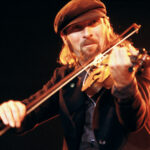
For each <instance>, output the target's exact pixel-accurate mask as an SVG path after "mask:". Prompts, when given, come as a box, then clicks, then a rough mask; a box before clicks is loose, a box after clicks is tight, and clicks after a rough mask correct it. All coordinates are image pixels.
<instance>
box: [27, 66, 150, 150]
mask: <svg viewBox="0 0 150 150" xmlns="http://www.w3.org/2000/svg"><path fill="white" fill-rule="evenodd" d="M72 70H73V69H70V68H68V67H67V66H63V67H59V68H57V69H56V70H55V71H54V74H53V77H52V78H51V80H50V81H49V82H48V83H47V84H46V85H44V87H43V88H42V89H41V90H40V91H38V92H37V93H35V94H34V95H32V96H31V97H29V98H28V99H25V100H24V103H25V104H27V105H28V104H29V103H30V102H32V101H34V100H35V99H36V98H37V97H38V96H40V95H42V94H43V93H45V92H46V91H47V90H48V89H49V88H50V87H52V86H53V85H54V84H55V83H57V82H59V81H60V80H61V79H62V78H63V77H64V76H65V75H67V74H68V73H70V72H71V71H72ZM149 71H150V70H149V67H148V65H147V66H146V69H145V70H144V71H143V72H142V73H141V72H139V73H138V74H137V75H136V79H135V80H134V81H133V82H132V83H131V84H130V85H128V86H127V87H124V89H121V90H120V89H116V88H115V87H112V89H111V90H107V89H105V88H102V90H101V91H100V92H99V93H97V94H96V95H95V96H94V100H95V102H96V107H95V110H94V116H93V131H94V132H95V137H96V140H97V142H98V143H99V146H100V150H117V149H119V147H121V145H122V144H123V143H124V141H125V140H126V137H127V136H128V133H129V132H132V131H136V130H139V129H140V128H142V127H146V128H147V130H148V131H149V129H150V128H149V125H148V118H149V117H148V116H149V103H150V101H149V98H150V96H149V91H150V77H149V75H150V73H149ZM81 87H82V78H81V77H80V76H79V77H77V78H75V79H73V80H72V81H71V82H70V83H69V84H67V85H66V86H65V87H63V89H61V90H60V91H59V92H58V93H57V94H55V95H53V96H52V97H51V98H50V99H49V100H47V101H46V102H44V104H42V105H41V106H40V107H38V108H37V109H36V110H35V111H33V112H32V113H31V114H30V115H29V116H28V117H27V119H26V120H27V121H25V123H24V124H26V122H30V123H28V124H26V130H28V129H30V128H31V127H33V126H34V125H36V124H38V123H40V122H41V121H43V120H46V119H49V118H53V117H54V116H57V115H59V114H60V117H61V120H62V126H63V128H64V136H65V143H67V144H65V145H64V150H65V148H66V147H67V148H68V149H69V150H78V149H79V144H80V141H81V135H82V133H83V126H84V122H85V102H86V101H87V100H88V99H89V97H88V96H87V94H86V93H85V92H81Z"/></svg>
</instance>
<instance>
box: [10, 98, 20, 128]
mask: <svg viewBox="0 0 150 150" xmlns="http://www.w3.org/2000/svg"><path fill="white" fill-rule="evenodd" d="M15 103H16V102H14V101H10V102H9V103H8V106H9V108H10V110H11V113H12V116H13V119H14V121H15V126H16V127H20V124H21V123H20V122H21V121H20V115H19V109H18V108H17V105H16V104H15Z"/></svg>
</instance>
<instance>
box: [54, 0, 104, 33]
mask: <svg viewBox="0 0 150 150" xmlns="http://www.w3.org/2000/svg"><path fill="white" fill-rule="evenodd" d="M106 13H107V11H106V7H105V5H104V3H102V2H101V1H100V0H71V1H70V2H68V3H67V4H66V5H65V6H64V7H63V8H62V9H60V11H59V12H58V13H57V15H56V17H55V20H54V31H55V32H56V33H60V31H61V30H62V29H64V28H65V27H66V26H68V25H70V23H71V22H75V20H77V19H78V20H80V21H81V20H82V19H83V18H84V19H91V17H94V16H97V17H104V16H106ZM86 14H87V15H86ZM82 16H83V17H82ZM85 16H86V17H85ZM84 19H83V21H84Z"/></svg>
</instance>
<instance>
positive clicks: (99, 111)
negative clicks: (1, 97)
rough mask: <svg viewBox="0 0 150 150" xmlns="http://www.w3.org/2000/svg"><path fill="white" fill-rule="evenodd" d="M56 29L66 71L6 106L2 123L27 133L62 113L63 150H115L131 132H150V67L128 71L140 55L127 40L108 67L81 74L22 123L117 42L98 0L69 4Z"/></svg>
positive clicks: (114, 52)
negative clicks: (43, 98) (54, 90)
mask: <svg viewBox="0 0 150 150" xmlns="http://www.w3.org/2000/svg"><path fill="white" fill-rule="evenodd" d="M54 29H55V32H56V33H57V34H59V35H60V36H61V38H62V40H63V43H64V46H63V48H62V50H61V53H60V59H59V60H60V63H61V64H62V66H61V67H59V68H57V69H56V70H55V72H54V75H53V77H52V78H51V80H50V81H49V82H48V83H47V84H46V85H45V86H44V87H43V89H41V90H40V91H38V92H37V93H35V94H34V95H32V96H31V97H29V98H28V99H25V100H23V101H22V102H20V101H14V100H10V101H8V102H4V103H2V104H1V105H0V117H1V119H2V121H3V123H4V124H5V125H9V126H11V127H13V128H14V127H17V128H20V127H21V128H20V130H21V132H23V131H24V130H28V129H30V128H32V127H33V126H35V125H36V124H38V123H39V122H41V121H43V120H46V119H48V118H52V117H54V116H56V115H57V114H60V116H61V120H62V126H63V128H64V136H65V140H64V145H63V149H64V150H65V149H68V150H117V149H119V148H120V147H121V146H122V145H123V143H124V141H125V140H126V138H127V136H128V134H129V133H130V132H132V131H136V130H139V129H141V128H142V127H145V128H147V129H148V127H149V126H148V116H149V92H148V91H149V90H150V79H149V66H148V63H147V62H145V63H144V70H141V71H140V72H135V71H134V68H133V71H129V68H130V67H132V61H131V59H130V58H131V57H132V56H135V57H136V56H137V52H138V51H137V50H136V49H135V48H134V47H133V46H132V45H131V44H130V43H129V42H128V41H126V42H123V43H122V44H121V45H120V46H117V47H115V48H114V49H113V50H112V52H111V54H109V56H108V57H107V58H106V60H105V61H104V62H102V63H100V62H99V63H100V64H99V63H98V64H96V65H94V66H92V67H90V68H88V69H87V70H86V71H84V72H83V73H81V74H80V75H79V76H78V77H77V78H75V79H74V80H73V81H71V82H70V83H69V84H68V85H66V86H65V87H64V88H63V89H61V90H60V91H59V93H57V94H55V95H54V96H52V97H51V98H50V100H48V101H46V102H45V103H44V104H43V105H41V106H40V107H39V108H37V109H36V110H35V111H33V112H32V113H31V114H30V115H29V116H27V117H26V118H25V120H24V117H25V114H26V105H28V104H29V103H30V102H32V101H34V100H35V99H36V98H37V97H38V96H40V95H42V94H43V93H45V92H46V91H47V90H48V89H49V88H50V87H52V86H53V85H54V84H55V83H57V82H58V81H60V80H61V79H62V78H64V76H66V75H67V74H69V73H70V72H72V71H73V70H74V69H76V68H77V67H78V66H81V65H83V64H84V63H85V62H87V61H88V60H89V59H90V58H91V57H92V56H94V55H95V53H97V52H101V53H103V52H104V50H105V49H106V48H107V47H108V45H110V44H111V43H112V42H113V41H114V40H115V39H116V38H117V37H118V35H116V34H115V33H114V32H113V29H112V27H111V25H110V22H109V18H108V17H107V14H106V8H105V5H104V4H103V3H102V2H101V1H98V0H86V1H84V0H72V1H70V2H69V3H68V4H66V5H65V6H64V7H63V8H62V9H61V10H60V11H59V12H58V14H57V15H56V18H55V22H54ZM101 64H103V65H101ZM102 79H103V80H102ZM108 81H109V82H108ZM23 120H24V121H23ZM22 121H23V122H22ZM21 122H22V126H21Z"/></svg>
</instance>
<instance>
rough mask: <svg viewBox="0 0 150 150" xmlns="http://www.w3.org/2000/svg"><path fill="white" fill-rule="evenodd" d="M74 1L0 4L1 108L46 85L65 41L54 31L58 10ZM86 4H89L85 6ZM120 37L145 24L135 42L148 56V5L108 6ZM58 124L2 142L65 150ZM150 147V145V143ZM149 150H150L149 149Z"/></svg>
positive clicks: (119, 1) (120, 2) (122, 0)
mask: <svg viewBox="0 0 150 150" xmlns="http://www.w3.org/2000/svg"><path fill="white" fill-rule="evenodd" d="M68 1H69V0H49V1H44V0H43V1H40V0H36V1H35V0H30V1H29V2H28V1H25V0H22V1H11V0H8V1H4V2H3V3H2V2H1V4H0V102H3V101H6V100H8V99H19V100H22V99H24V98H27V97H28V96H30V95H31V94H33V93H34V92H36V91H37V90H39V89H40V88H42V86H43V84H44V83H46V82H47V81H48V80H49V78H50V76H51V75H52V72H53V70H54V68H55V67H56V65H57V64H56V61H57V58H58V54H59V50H60V48H61V41H60V40H59V39H58V37H57V36H56V34H55V33H54V31H53V20H54V17H55V15H56V13H57V12H58V10H59V9H60V8H61V7H62V6H63V5H64V4H65V3H67V2H68ZM85 1H86V0H85ZM103 2H104V3H105V4H106V6H107V10H108V16H109V17H110V20H111V23H112V26H113V27H114V29H115V31H116V32H118V33H121V32H123V31H124V30H125V29H126V28H128V27H129V26H130V25H131V24H132V23H134V22H135V23H137V24H141V25H142V27H141V29H140V31H139V33H138V34H137V35H136V34H135V35H133V36H132V41H133V42H134V45H135V47H141V48H146V49H147V50H149V48H150V41H149V31H150V29H149V27H150V6H149V3H148V1H146V0H129V1H128V0H103ZM61 140H62V129H61V125H60V120H59V119H54V120H53V121H48V122H47V123H45V124H43V125H41V126H40V127H38V128H36V129H35V130H34V131H32V132H30V133H28V134H26V135H24V136H19V137H18V136H7V135H4V136H3V137H1V138H0V149H2V150H3V149H5V150H13V149H15V150H20V149H22V150H33V149H36V150H41V149H43V150H48V149H51V150H60V147H61ZM149 142H150V141H149ZM148 149H150V148H148Z"/></svg>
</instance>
